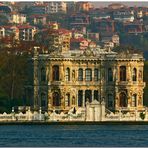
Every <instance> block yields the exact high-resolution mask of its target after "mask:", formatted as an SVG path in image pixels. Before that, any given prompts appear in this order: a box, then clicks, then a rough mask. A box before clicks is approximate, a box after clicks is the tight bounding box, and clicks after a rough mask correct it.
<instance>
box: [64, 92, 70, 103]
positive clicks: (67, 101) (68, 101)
mask: <svg viewBox="0 0 148 148" xmlns="http://www.w3.org/2000/svg"><path fill="white" fill-rule="evenodd" d="M65 106H70V94H69V93H68V94H66V100H65Z"/></svg>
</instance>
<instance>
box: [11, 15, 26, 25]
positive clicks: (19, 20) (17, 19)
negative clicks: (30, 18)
mask: <svg viewBox="0 0 148 148" xmlns="http://www.w3.org/2000/svg"><path fill="white" fill-rule="evenodd" d="M10 22H11V23H15V24H23V23H26V15H25V14H19V13H17V12H12V13H11V14H10Z"/></svg>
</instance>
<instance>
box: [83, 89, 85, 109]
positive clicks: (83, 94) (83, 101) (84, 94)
mask: <svg viewBox="0 0 148 148" xmlns="http://www.w3.org/2000/svg"><path fill="white" fill-rule="evenodd" d="M82 106H83V107H85V90H83V105H82Z"/></svg>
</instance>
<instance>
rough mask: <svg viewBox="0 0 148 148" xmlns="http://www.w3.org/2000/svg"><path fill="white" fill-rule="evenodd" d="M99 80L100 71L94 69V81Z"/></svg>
mask: <svg viewBox="0 0 148 148" xmlns="http://www.w3.org/2000/svg"><path fill="white" fill-rule="evenodd" d="M98 80H99V70H98V69H96V68H95V69H94V81H98Z"/></svg>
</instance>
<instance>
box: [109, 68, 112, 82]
mask: <svg viewBox="0 0 148 148" xmlns="http://www.w3.org/2000/svg"><path fill="white" fill-rule="evenodd" d="M108 81H109V82H111V81H113V71H112V69H111V68H108Z"/></svg>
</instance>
